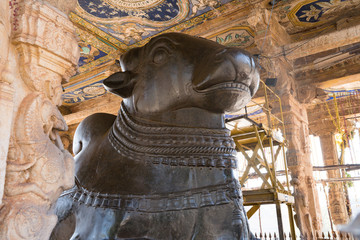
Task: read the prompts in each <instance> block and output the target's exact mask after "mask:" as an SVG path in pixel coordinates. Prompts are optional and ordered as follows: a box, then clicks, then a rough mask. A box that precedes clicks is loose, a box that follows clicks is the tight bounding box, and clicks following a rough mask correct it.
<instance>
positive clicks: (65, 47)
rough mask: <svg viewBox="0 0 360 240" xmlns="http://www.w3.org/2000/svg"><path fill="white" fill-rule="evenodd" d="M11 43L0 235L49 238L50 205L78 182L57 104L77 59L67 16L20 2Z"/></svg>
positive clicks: (32, 0)
mask: <svg viewBox="0 0 360 240" xmlns="http://www.w3.org/2000/svg"><path fill="white" fill-rule="evenodd" d="M17 13H18V14H16V15H15V16H12V17H13V19H12V23H15V22H16V23H18V26H17V27H16V28H13V32H12V44H13V45H14V46H15V48H16V50H17V53H18V54H19V58H18V61H17V65H18V69H19V72H20V74H19V75H17V76H21V78H16V79H15V80H14V84H16V86H18V89H16V93H15V96H16V97H15V101H16V102H17V104H15V106H16V107H17V108H16V109H14V112H15V117H14V119H13V126H12V134H11V138H10V146H9V152H8V159H7V167H6V180H5V191H4V192H5V195H4V199H3V205H2V206H1V207H0V222H1V224H0V239H4V240H5V239H6V240H19V239H34V240H35V239H48V238H49V236H50V234H51V231H52V229H53V227H54V226H55V224H56V222H57V217H56V215H54V214H53V212H52V210H51V209H52V205H53V204H54V202H55V201H56V200H57V198H58V197H59V196H60V194H61V193H62V192H63V191H64V190H66V189H69V188H71V187H72V186H73V184H74V178H73V176H74V160H73V158H72V156H71V154H70V153H69V152H68V151H67V150H65V149H64V147H63V145H62V143H61V139H60V136H59V134H58V131H64V130H66V129H67V126H66V123H65V121H64V119H63V117H62V116H61V113H60V112H59V110H58V108H57V106H58V105H60V104H61V94H62V87H61V82H62V81H66V80H67V79H68V78H69V77H70V76H71V75H72V74H73V73H74V72H75V68H76V65H77V61H78V58H79V50H78V46H77V41H76V38H75V30H74V27H73V25H72V23H71V22H70V21H69V19H68V18H67V17H66V16H65V15H64V14H62V13H61V12H59V11H57V10H56V9H55V8H54V7H52V6H50V5H49V4H47V3H45V2H43V1H40V0H26V1H25V0H23V1H17Z"/></svg>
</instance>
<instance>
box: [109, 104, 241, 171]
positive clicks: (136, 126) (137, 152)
mask: <svg viewBox="0 0 360 240" xmlns="http://www.w3.org/2000/svg"><path fill="white" fill-rule="evenodd" d="M108 139H109V141H110V143H111V145H112V146H113V147H114V148H115V150H116V151H117V152H118V153H119V154H121V155H122V156H125V157H127V158H130V159H132V160H134V161H145V162H147V163H152V164H163V165H171V166H189V167H216V168H236V159H235V153H236V151H235V149H234V146H235V144H234V141H233V140H232V138H231V137H230V134H229V130H227V129H207V128H191V127H177V126H162V125H160V124H155V123H145V122H141V121H140V120H138V119H134V118H132V117H131V116H130V115H129V113H128V112H127V110H126V108H125V107H124V105H122V107H121V109H120V111H119V114H118V117H117V118H116V120H115V124H114V125H113V127H112V129H111V130H110V133H109V135H108Z"/></svg>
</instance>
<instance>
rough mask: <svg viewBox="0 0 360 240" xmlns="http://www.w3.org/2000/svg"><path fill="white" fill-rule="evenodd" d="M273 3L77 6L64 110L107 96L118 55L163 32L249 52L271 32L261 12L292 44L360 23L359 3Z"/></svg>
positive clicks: (93, 2) (80, 1) (155, 1)
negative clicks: (75, 53)
mask: <svg viewBox="0 0 360 240" xmlns="http://www.w3.org/2000/svg"><path fill="white" fill-rule="evenodd" d="M273 3H274V4H273V5H272V4H271V1H261V0H246V1H243V0H233V1H232V0H77V2H76V6H75V9H73V10H72V11H71V12H70V13H69V17H70V19H71V21H72V22H73V23H74V24H75V26H76V33H77V35H78V43H79V48H80V53H81V56H80V60H79V63H78V71H77V74H76V75H75V76H73V77H72V78H71V79H70V81H69V83H66V84H65V85H64V95H63V97H64V104H65V105H72V104H76V103H79V102H83V101H85V100H89V99H93V98H96V97H99V96H102V95H104V94H106V91H105V90H104V88H103V87H102V81H103V79H104V78H106V77H107V76H109V75H110V74H111V73H112V72H114V71H118V70H119V67H118V64H117V63H116V60H117V59H119V57H120V55H121V54H122V53H123V52H125V51H127V50H128V49H130V48H133V47H137V46H142V45H144V44H145V43H146V42H147V41H148V40H149V39H150V38H151V37H153V36H156V35H158V34H161V33H164V32H184V33H189V34H192V35H198V36H201V37H206V38H208V39H211V40H214V41H217V42H218V43H221V44H224V45H227V46H235V47H242V48H245V49H248V50H249V49H250V50H251V49H259V48H262V47H259V46H257V45H258V43H257V39H258V38H259V36H260V35H263V34H264V31H266V28H267V26H266V25H267V22H266V21H263V22H262V23H261V24H260V25H262V27H259V26H258V25H259V24H258V22H259V20H258V19H255V18H256V17H259V13H257V15H256V14H254V12H259V11H260V9H261V10H264V13H267V14H268V15H269V14H270V15H273V16H274V17H275V19H277V24H278V25H279V26H281V27H283V28H284V29H285V31H286V33H287V34H288V35H289V38H290V41H291V43H296V42H298V41H302V40H304V39H305V40H306V39H309V38H311V37H314V36H318V35H323V34H327V33H329V32H332V31H336V30H338V29H339V28H341V26H342V24H344V25H346V26H349V25H351V24H353V23H352V22H356V23H358V22H359V21H357V20H358V18H359V10H360V0H297V1H294V0H274V1H273ZM260 15H261V14H260ZM266 17H268V16H264V18H266ZM254 19H255V20H254ZM254 22H256V23H254ZM260 22H261V21H260ZM270 25H271V24H270ZM257 47H258V48H257ZM253 52H254V51H253ZM255 52H256V50H255Z"/></svg>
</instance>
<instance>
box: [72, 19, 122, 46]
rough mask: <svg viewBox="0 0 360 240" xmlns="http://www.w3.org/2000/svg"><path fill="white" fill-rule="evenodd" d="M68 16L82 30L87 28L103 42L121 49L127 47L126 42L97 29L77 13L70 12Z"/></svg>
mask: <svg viewBox="0 0 360 240" xmlns="http://www.w3.org/2000/svg"><path fill="white" fill-rule="evenodd" d="M69 18H70V20H71V21H72V22H73V23H74V24H75V25H77V26H78V27H80V28H83V29H84V30H87V31H89V32H90V33H92V34H94V35H96V36H98V37H99V38H100V39H101V40H103V41H104V42H105V43H107V44H109V45H111V46H113V47H115V48H117V49H119V50H123V49H126V48H127V47H128V46H127V45H126V44H124V43H122V42H121V41H119V40H117V39H116V38H114V37H113V36H111V35H110V34H108V33H106V32H104V31H103V30H101V29H99V28H98V27H96V26H95V25H93V24H91V23H89V22H88V21H86V20H85V19H83V18H82V17H80V16H79V15H77V14H76V13H73V12H71V13H70V14H69Z"/></svg>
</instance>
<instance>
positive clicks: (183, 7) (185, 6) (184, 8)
mask: <svg viewBox="0 0 360 240" xmlns="http://www.w3.org/2000/svg"><path fill="white" fill-rule="evenodd" d="M177 3H179V4H178V7H179V14H178V15H177V16H176V17H174V18H172V19H171V20H169V21H161V22H156V21H153V20H149V19H146V18H142V17H134V16H126V17H114V18H111V19H109V18H106V19H104V18H100V17H96V16H94V15H91V14H90V13H88V12H87V11H85V10H84V9H83V8H82V7H81V6H80V5H79V3H78V4H77V6H76V8H75V11H76V12H77V13H78V16H81V17H82V18H84V19H88V20H90V21H94V22H99V23H107V24H109V23H116V24H123V23H129V22H132V23H138V24H141V25H145V26H149V27H157V28H164V27H169V26H171V25H174V24H176V23H177V22H181V21H183V20H184V19H185V18H186V17H187V16H188V14H189V10H190V5H189V1H187V0H178V1H177Z"/></svg>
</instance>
